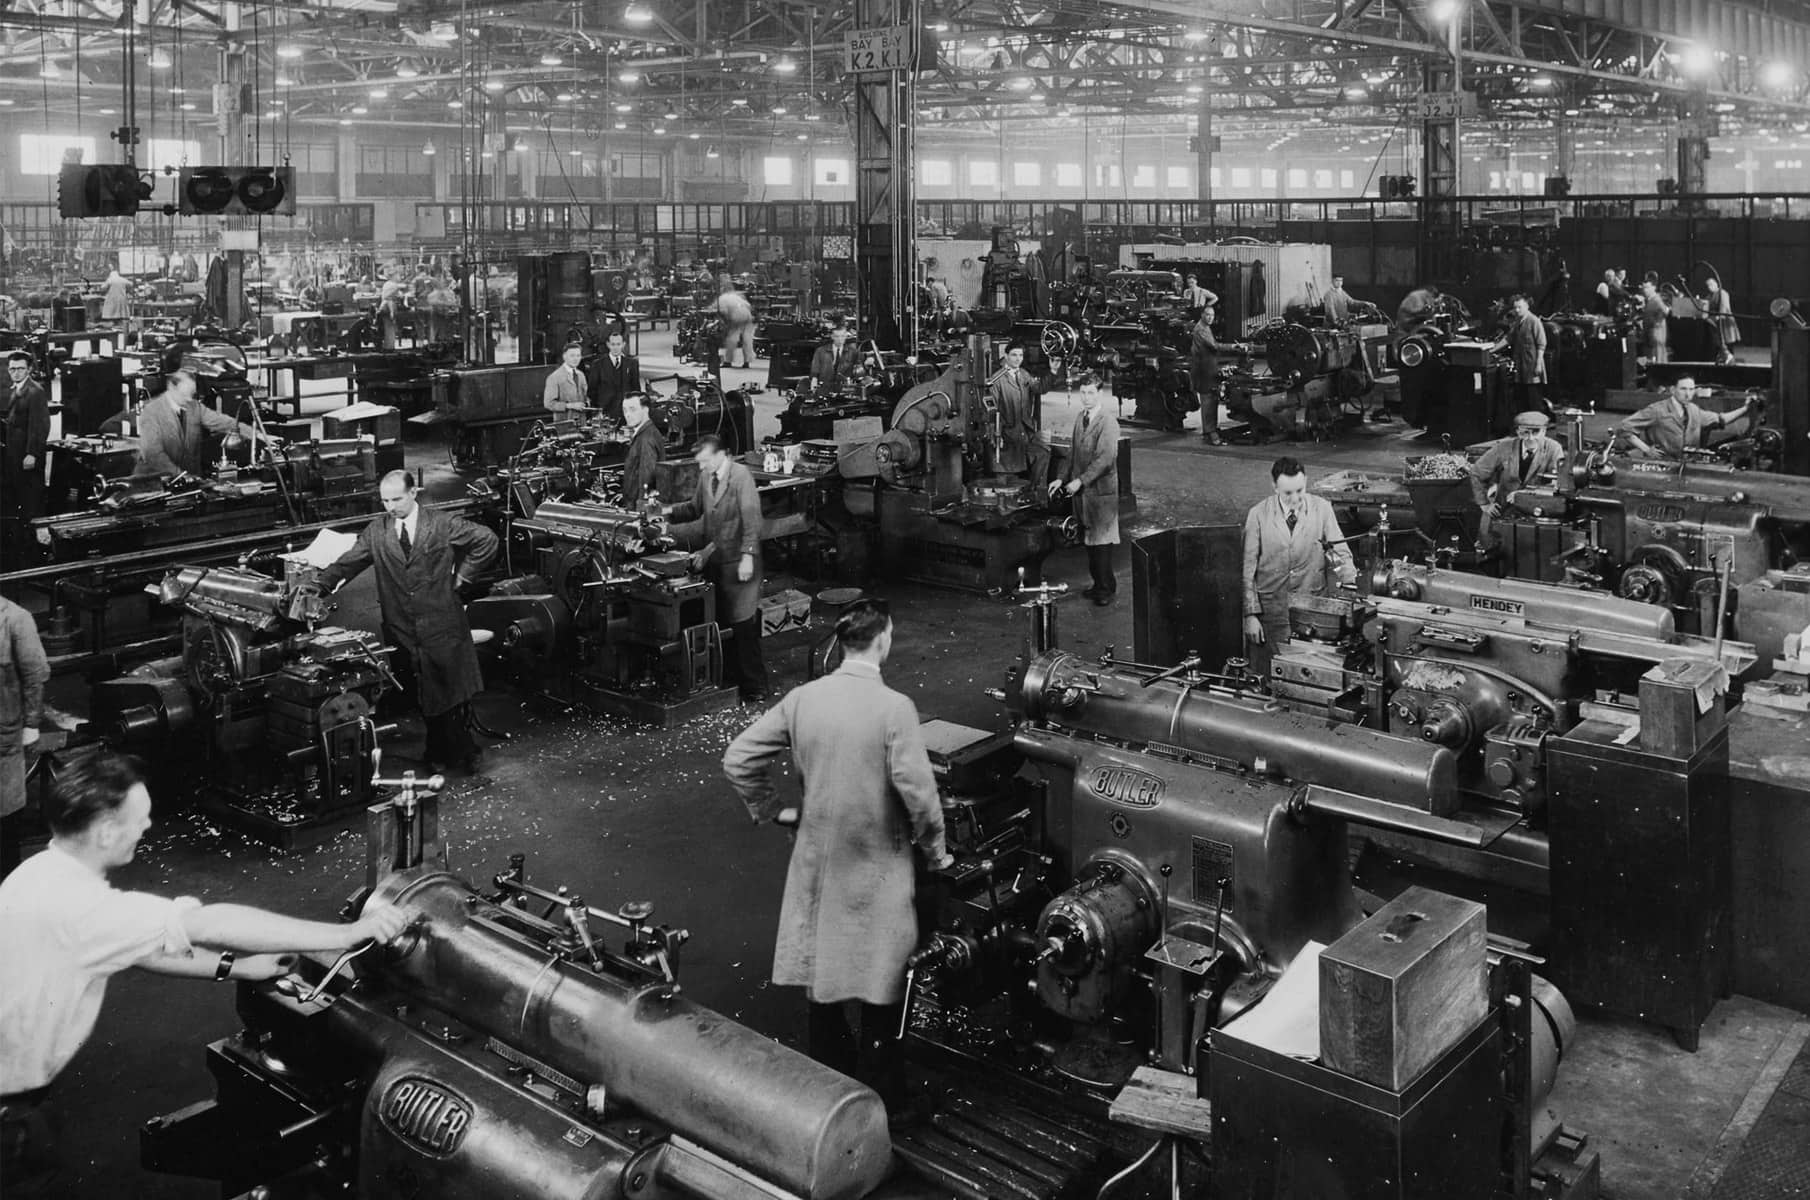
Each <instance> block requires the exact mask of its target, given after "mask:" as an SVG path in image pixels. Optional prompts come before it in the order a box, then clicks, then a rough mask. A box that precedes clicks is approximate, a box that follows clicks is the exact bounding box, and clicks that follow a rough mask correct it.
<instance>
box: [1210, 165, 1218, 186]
mask: <svg viewBox="0 0 1810 1200" xmlns="http://www.w3.org/2000/svg"><path fill="white" fill-rule="evenodd" d="M1207 182H1208V183H1210V184H1212V185H1213V186H1214V187H1218V186H1219V168H1218V167H1209V168H1207Z"/></svg>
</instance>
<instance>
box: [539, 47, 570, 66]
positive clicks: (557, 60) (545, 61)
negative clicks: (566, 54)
mask: <svg viewBox="0 0 1810 1200" xmlns="http://www.w3.org/2000/svg"><path fill="white" fill-rule="evenodd" d="M565 61H566V60H565V59H563V58H561V57H560V56H559V55H557V54H555V53H553V52H552V51H551V50H549V51H547V52H546V53H545V54H543V55H541V56H540V65H541V66H543V67H557V66H559V65H560V64H562V63H564V62H565Z"/></svg>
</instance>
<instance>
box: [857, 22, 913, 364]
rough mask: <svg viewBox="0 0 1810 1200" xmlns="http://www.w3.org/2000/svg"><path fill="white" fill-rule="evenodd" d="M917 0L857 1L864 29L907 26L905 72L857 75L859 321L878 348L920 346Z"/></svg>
mask: <svg viewBox="0 0 1810 1200" xmlns="http://www.w3.org/2000/svg"><path fill="white" fill-rule="evenodd" d="M916 7H917V6H916V3H915V0H856V5H855V23H856V25H857V27H858V28H859V29H861V30H863V31H869V32H871V31H878V30H883V29H896V28H900V27H908V28H909V30H910V34H909V43H908V44H909V45H910V48H911V49H910V56H909V62H908V63H907V64H906V68H907V69H904V70H897V71H864V72H861V73H860V74H858V75H857V76H856V78H855V276H856V296H857V306H858V307H857V313H856V315H857V319H858V320H859V321H860V323H861V327H862V328H863V329H864V330H865V331H867V333H868V335H869V336H871V337H872V338H873V339H874V340H875V341H876V342H877V343H878V344H879V345H880V346H882V347H884V348H886V349H891V350H903V351H906V352H910V351H913V350H915V349H916V348H917V295H918V291H917V225H916V213H915V204H914V196H915V191H916V189H915V187H914V184H915V179H914V172H913V166H914V159H913V155H912V148H911V147H912V125H913V124H914V122H915V121H916V118H917V72H916V68H917V65H918V53H919V41H920V39H919V26H918V22H917V21H916V19H915V16H916Z"/></svg>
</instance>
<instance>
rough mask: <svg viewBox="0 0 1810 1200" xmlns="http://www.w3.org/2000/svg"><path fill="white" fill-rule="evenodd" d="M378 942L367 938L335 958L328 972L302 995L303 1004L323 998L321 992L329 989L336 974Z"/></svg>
mask: <svg viewBox="0 0 1810 1200" xmlns="http://www.w3.org/2000/svg"><path fill="white" fill-rule="evenodd" d="M376 944H377V942H376V939H374V938H366V939H365V940H364V941H362V942H360V943H358V945H356V946H354V947H352V948H351V949H350V950H347V951H346V952H345V953H343V954H341V955H340V956H339V957H338V958H336V959H334V960H333V965H332V966H330V967H328V968H327V973H326V974H325V975H322V976H321V977H320V982H318V983H316V984H315V985H314V986H313V987H311V988H309V989H308V990H307V991H305V992H303V993H302V995H301V1001H302V1003H303V1004H313V1003H314V1002H315V1001H316V1000H319V999H320V998H321V994H322V993H323V992H325V991H326V990H327V985H328V984H329V983H332V982H333V980H334V977H335V976H337V975H338V974H339V973H340V972H341V971H343V970H345V969H346V966H347V964H349V963H350V962H351V961H352V960H353V959H355V958H357V957H358V956H359V955H361V954H363V953H364V952H365V951H367V950H369V949H371V947H373V946H375V945H376Z"/></svg>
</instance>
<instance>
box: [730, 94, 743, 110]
mask: <svg viewBox="0 0 1810 1200" xmlns="http://www.w3.org/2000/svg"><path fill="white" fill-rule="evenodd" d="M729 106H730V107H731V108H747V107H748V98H747V97H746V96H736V97H735V98H734V99H732V100H730V101H729Z"/></svg>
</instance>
